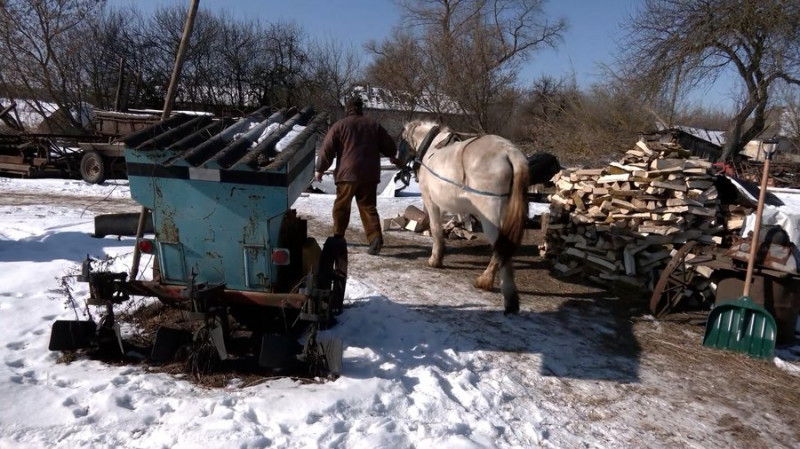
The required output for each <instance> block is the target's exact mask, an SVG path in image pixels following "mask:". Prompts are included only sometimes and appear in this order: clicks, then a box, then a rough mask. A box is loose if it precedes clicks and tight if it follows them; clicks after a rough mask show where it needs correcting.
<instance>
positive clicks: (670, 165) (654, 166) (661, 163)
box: [650, 159, 686, 172]
mask: <svg viewBox="0 0 800 449" xmlns="http://www.w3.org/2000/svg"><path fill="white" fill-rule="evenodd" d="M685 166H686V160H685V159H656V160H654V161H653V162H651V163H650V170H656V171H668V172H675V171H682V170H683V169H684V168H685Z"/></svg>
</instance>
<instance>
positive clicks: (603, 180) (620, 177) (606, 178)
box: [597, 173, 631, 184]
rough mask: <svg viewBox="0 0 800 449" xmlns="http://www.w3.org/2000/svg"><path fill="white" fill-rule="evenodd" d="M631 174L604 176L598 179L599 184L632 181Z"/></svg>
mask: <svg viewBox="0 0 800 449" xmlns="http://www.w3.org/2000/svg"><path fill="white" fill-rule="evenodd" d="M630 177H631V175H630V173H623V174H619V175H604V176H601V177H600V178H598V179H597V183H598V184H610V183H613V182H624V181H627V180H628V179H630Z"/></svg>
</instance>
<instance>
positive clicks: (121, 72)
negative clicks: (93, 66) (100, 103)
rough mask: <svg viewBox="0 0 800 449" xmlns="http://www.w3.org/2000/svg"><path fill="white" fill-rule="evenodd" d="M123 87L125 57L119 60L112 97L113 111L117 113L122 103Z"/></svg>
mask: <svg viewBox="0 0 800 449" xmlns="http://www.w3.org/2000/svg"><path fill="white" fill-rule="evenodd" d="M124 85H125V57H124V56H123V57H120V58H119V75H117V93H116V95H115V96H114V110H115V111H117V112H119V110H120V107H121V101H122V86H124Z"/></svg>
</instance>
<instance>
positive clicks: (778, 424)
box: [351, 230, 800, 447]
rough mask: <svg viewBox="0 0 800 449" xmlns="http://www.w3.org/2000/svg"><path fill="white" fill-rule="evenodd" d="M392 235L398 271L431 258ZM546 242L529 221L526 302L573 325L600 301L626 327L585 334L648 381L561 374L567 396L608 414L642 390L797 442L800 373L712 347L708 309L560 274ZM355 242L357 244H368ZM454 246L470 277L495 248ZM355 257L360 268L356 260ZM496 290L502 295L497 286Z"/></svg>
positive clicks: (422, 241)
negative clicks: (670, 310) (544, 253)
mask: <svg viewBox="0 0 800 449" xmlns="http://www.w3.org/2000/svg"><path fill="white" fill-rule="evenodd" d="M386 234H387V235H386V236H385V240H386V245H385V247H384V251H383V252H382V253H381V254H382V255H384V254H385V255H386V256H387V257H385V258H382V260H381V264H382V266H383V265H384V264H388V266H390V267H395V268H396V269H398V270H400V269H403V266H404V265H405V266H408V265H407V264H408V263H413V264H426V263H427V257H428V256H429V255H430V238H426V237H421V236H419V235H415V234H412V233H409V232H394V233H391V232H390V233H386ZM356 239H357V238H356ZM541 241H542V239H541V232H540V231H539V230H528V232H527V233H526V237H525V240H524V242H523V247H522V248H521V250H520V251H519V254H518V256H517V257H516V258H515V263H514V265H515V275H516V281H517V286H518V288H519V290H520V294H521V301H522V304H523V309H525V310H529V311H530V312H531V313H533V314H534V316H536V315H542V314H548V313H553V312H554V313H555V316H556V317H557V319H558V321H560V322H561V323H563V325H564V326H565V327H568V326H570V324H572V326H573V327H575V323H581V321H579V319H577V320H576V317H583V318H585V319H586V318H588V319H591V314H593V313H596V311H597V310H598V308H601V309H602V310H603V311H604V312H605V313H609V314H611V315H612V316H613V317H614V318H615V319H616V320H617V322H618V323H620V329H624V330H618V331H616V332H609V333H594V332H592V331H591V330H588V329H587V330H586V332H585V338H586V339H591V340H594V341H595V342H597V341H599V344H598V347H601V348H604V349H603V350H606V351H609V352H610V353H616V354H622V355H626V356H630V357H633V358H635V359H636V360H637V363H638V366H639V371H640V372H641V380H640V381H639V382H637V383H633V384H629V385H623V386H621V387H620V388H621V389H622V390H624V391H622V392H620V391H619V388H618V391H617V392H608V391H606V392H595V393H593V394H588V395H587V394H578V393H576V392H574V391H573V390H574V389H571V388H569V384H570V382H569V381H566V382H562V383H561V385H562V389H561V393H562V394H564V395H566V396H567V397H566V398H565V399H564V401H565V402H568V403H572V404H573V405H574V404H576V403H580V404H582V405H583V406H585V407H587V410H588V412H587V418H588V419H589V420H598V421H601V420H603V419H605V418H604V417H605V416H606V414H607V413H603V412H598V410H604V409H606V408H610V409H611V410H613V404H614V403H615V402H617V401H618V395H620V394H622V395H624V394H626V393H625V392H626V391H627V392H628V393H630V394H635V395H641V396H643V399H642V401H641V402H643V403H646V402H647V399H646V398H650V399H652V400H653V401H654V402H653V403H654V404H656V403H661V404H666V405H667V406H668V407H669V408H671V409H674V410H675V413H682V412H681V410H688V409H691V410H692V414H693V415H697V416H698V417H699V418H698V419H702V420H703V422H704V423H713V424H715V425H716V427H717V429H718V431H719V432H723V433H725V434H726V435H725V437H724V438H725V440H726V441H729V442H734V443H735V446H736V447H772V446H773V445H774V443H775V442H777V443H778V444H780V445H785V446H786V447H797V444H798V442H800V388H798V379H797V377H795V376H792V375H791V374H789V373H787V372H785V371H783V370H781V369H780V368H778V367H777V366H776V365H775V364H774V363H771V361H764V360H756V359H752V358H750V357H748V356H746V355H742V354H737V353H733V352H729V351H722V350H716V349H710V348H706V347H704V346H703V345H702V340H703V335H704V331H705V320H706V317H707V311H703V310H699V311H687V312H684V313H679V314H673V315H668V316H667V317H665V318H664V319H661V320H655V319H653V317H652V316H651V315H650V313H649V311H648V310H647V307H648V304H647V303H648V301H649V293H647V292H638V291H635V290H630V289H616V290H612V291H609V290H606V289H604V288H601V287H599V286H596V285H593V284H590V283H587V282H583V280H581V279H580V278H573V279H559V278H557V277H554V276H553V275H552V274H551V272H550V270H549V266H548V263H547V261H545V260H543V259H542V258H541V257H540V256H539V254H538V250H537V245H538V244H539V243H540V242H541ZM351 246H352V245H351ZM355 246H356V250H359V246H360V244H358V243H356V244H355ZM447 247H448V251H447V253H446V254H447V256H446V257H445V268H443V269H442V270H441V272H442V273H446V277H447V279H451V280H452V282H472V279H474V278H475V277H476V276H478V275H479V274H480V273H481V272H482V271H483V269H484V268H485V266H486V263H488V256H489V252H490V249H489V245H488V243H486V241H485V240H483V239H482V238H478V239H476V240H471V241H466V240H451V241H447ZM355 265H356V267H358V263H356V264H355ZM495 291H496V292H497V293H498V301H499V289H497V288H496V289H495ZM498 307H499V302H498ZM627 329H629V331H628V330H627ZM557 385H558V384H557ZM617 406H619V405H617ZM724 410H727V411H724ZM661 413H662V412H661V411H659V413H658V414H657V415H656V416H658V415H660V414H661ZM656 419H657V418H656ZM765 423H766V425H765ZM647 425H650V426H651V427H652V428H653V431H654V433H656V434H660V433H663V434H664V436H665V438H664V441H671V440H670V438H675V439H679V438H680V435H679V434H678V433H677V431H673V429H670V428H669V426H666V427H665V426H663V425H659V423H657V421H656V423H655V424H647ZM645 427H646V426H645ZM684 430H685V429H684ZM776 430H779V432H777V431H776ZM767 434H769V436H766V435H767ZM667 437H669V438H667ZM676 441H677V440H676Z"/></svg>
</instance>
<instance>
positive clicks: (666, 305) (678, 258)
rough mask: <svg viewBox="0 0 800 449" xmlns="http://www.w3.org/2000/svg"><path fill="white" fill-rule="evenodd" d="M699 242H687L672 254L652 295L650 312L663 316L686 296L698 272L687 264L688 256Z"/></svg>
mask: <svg viewBox="0 0 800 449" xmlns="http://www.w3.org/2000/svg"><path fill="white" fill-rule="evenodd" d="M695 245H697V242H687V243H686V244H685V245H683V246H682V247H681V249H679V250H678V252H677V253H675V255H674V256H672V259H671V260H670V261H669V263H668V264H667V266H666V267H664V271H662V272H661V277H660V278H659V279H658V283H657V284H656V287H655V289H653V296H651V297H650V312H652V314H653V315H654V316H655V317H656V318H661V317H663V316H664V315H667V314H668V313H670V312H672V311H673V310H674V309H675V308H676V307H677V306H678V304H679V303H680V302H681V300H682V299H683V297H684V294H685V292H686V290H687V289H688V288H689V287H690V286H691V283H692V280H693V279H694V277H695V275H696V274H697V273H696V272H695V271H694V270H693V269H692V267H691V266H687V264H686V257H687V256H688V255H689V254H691V252H692V250H693V249H694V247H695Z"/></svg>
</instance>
